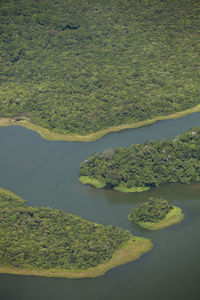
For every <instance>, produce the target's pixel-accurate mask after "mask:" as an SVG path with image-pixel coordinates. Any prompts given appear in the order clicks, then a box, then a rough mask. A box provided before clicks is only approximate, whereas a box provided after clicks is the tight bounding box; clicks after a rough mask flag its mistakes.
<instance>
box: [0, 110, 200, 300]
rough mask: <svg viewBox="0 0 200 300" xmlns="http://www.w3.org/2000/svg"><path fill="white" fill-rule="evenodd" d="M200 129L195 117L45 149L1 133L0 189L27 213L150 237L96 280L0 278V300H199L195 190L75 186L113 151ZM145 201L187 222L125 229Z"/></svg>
mask: <svg viewBox="0 0 200 300" xmlns="http://www.w3.org/2000/svg"><path fill="white" fill-rule="evenodd" d="M195 126H200V113H195V114H193V115H189V116H187V117H184V118H180V119H177V120H165V121H159V122H156V123H154V124H152V125H150V126H146V127H142V128H138V129H132V130H125V131H122V132H119V133H111V134H108V135H107V136H105V137H103V138H102V139H100V140H98V141H95V142H90V143H79V142H62V141H61V142H48V141H46V140H44V139H42V138H41V137H40V136H39V135H38V134H37V133H36V132H33V131H30V130H27V129H25V128H22V127H18V126H13V127H2V128H0V186H1V187H3V188H6V189H8V190H11V191H13V192H15V193H16V194H17V195H19V196H21V197H22V198H24V199H26V200H27V203H28V204H29V205H31V206H50V207H52V208H59V209H62V210H65V211H67V212H69V213H73V214H76V215H79V216H81V217H84V218H86V219H87V220H89V221H95V222H99V223H102V224H115V225H118V226H121V227H123V228H125V229H129V230H131V232H132V233H133V234H134V235H140V236H145V237H149V238H151V239H152V241H153V243H154V248H153V250H152V251H151V252H149V253H147V254H145V255H143V256H142V257H141V258H140V259H139V260H137V261H133V262H131V263H128V264H125V265H123V266H120V267H118V268H115V269H113V270H110V271H109V272H108V273H106V275H104V276H102V277H98V278H95V279H78V280H77V279H76V280H71V279H62V278H45V277H36V276H16V275H5V274H1V275H0V299H2V300H27V299H29V300H32V299H34V300H35V299H37V300H40V299H41V300H45V299H48V300H51V299H52V300H53V299H56V300H61V299H69V300H78V299H83V300H96V299H98V300H103V299H104V300H107V299H115V300H121V299H136V300H147V299H148V300H157V299H158V300H168V299H170V300H179V299H180V300H186V299H187V300H188V299H190V300H198V299H199V297H200V286H199V284H198V280H199V275H200V259H199V253H200V234H199V229H200V188H199V186H197V185H196V186H186V185H179V184H175V185H166V186H162V187H160V188H157V189H152V190H151V191H148V192H145V193H139V194H137V193H133V194H123V193H120V192H116V191H111V190H97V189H95V188H93V187H90V186H86V185H82V184H81V183H79V181H78V176H79V165H80V162H81V161H83V160H85V159H87V158H88V157H89V156H90V154H91V153H93V152H100V151H103V150H104V149H109V148H112V147H114V146H125V147H127V146H130V145H131V144H135V143H143V142H144V141H147V140H152V139H154V140H161V139H162V138H164V137H167V138H173V137H175V136H176V135H178V134H181V133H183V132H185V131H187V130H188V129H190V128H191V127H195ZM150 196H162V197H164V198H166V199H167V200H169V201H170V202H171V203H173V204H175V205H178V206H180V207H181V208H182V209H183V211H184V214H185V220H184V221H183V222H182V223H181V224H178V225H176V226H173V227H170V228H168V229H164V230H161V231H159V232H150V231H147V230H144V229H141V228H139V227H137V226H133V225H131V223H130V222H129V221H128V219H127V215H128V213H129V212H130V209H131V208H132V207H133V206H138V205H139V203H140V202H141V201H143V200H145V199H146V198H148V197H150Z"/></svg>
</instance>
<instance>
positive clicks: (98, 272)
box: [0, 237, 153, 279]
mask: <svg viewBox="0 0 200 300" xmlns="http://www.w3.org/2000/svg"><path fill="white" fill-rule="evenodd" d="M152 248H153V244H152V242H151V240H149V239H146V238H142V237H134V238H133V239H132V240H130V241H129V242H128V243H126V244H125V245H124V246H123V247H122V248H121V249H119V250H117V251H116V253H115V254H114V255H113V257H112V258H111V259H110V260H109V261H107V262H105V263H103V264H101V265H98V266H97V267H94V268H90V269H87V270H72V271H66V270H41V269H38V270H37V269H32V270H31V269H20V268H14V267H9V266H0V273H1V274H2V273H4V274H15V275H30V276H45V277H63V278H71V279H75V278H94V277H98V276H102V275H104V274H105V273H106V272H107V271H109V270H111V269H113V268H115V267H117V266H120V265H122V264H125V263H128V262H131V261H133V260H136V259H138V258H140V256H141V255H143V254H144V253H146V252H148V251H150V250H151V249H152Z"/></svg>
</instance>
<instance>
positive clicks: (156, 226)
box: [137, 205, 184, 231]
mask: <svg viewBox="0 0 200 300" xmlns="http://www.w3.org/2000/svg"><path fill="white" fill-rule="evenodd" d="M183 219H184V214H183V213H182V210H181V208H180V207H177V206H174V205H173V209H171V210H170V212H169V213H168V214H167V215H166V216H165V218H164V219H162V220H160V221H159V222H157V223H153V222H137V224H138V225H140V226H141V227H142V228H145V229H148V230H152V231H156V230H160V229H164V228H167V227H169V226H172V225H175V224H178V223H180V222H181V221H183Z"/></svg>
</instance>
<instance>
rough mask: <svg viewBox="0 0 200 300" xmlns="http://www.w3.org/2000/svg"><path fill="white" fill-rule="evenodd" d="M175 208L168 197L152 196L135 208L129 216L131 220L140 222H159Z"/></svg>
mask: <svg viewBox="0 0 200 300" xmlns="http://www.w3.org/2000/svg"><path fill="white" fill-rule="evenodd" d="M172 208H173V206H172V205H171V204H169V202H168V201H167V200H166V199H160V198H150V199H148V200H147V201H144V202H142V203H141V204H140V206H139V207H137V208H133V209H132V210H131V212H130V214H129V216H128V218H129V220H130V221H132V222H134V223H138V222H153V223H154V222H155V223H156V222H159V221H160V220H162V219H164V217H165V216H166V215H167V214H168V213H169V211H170V210H171V209H172Z"/></svg>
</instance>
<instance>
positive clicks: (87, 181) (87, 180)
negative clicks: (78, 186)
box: [79, 176, 105, 189]
mask: <svg viewBox="0 0 200 300" xmlns="http://www.w3.org/2000/svg"><path fill="white" fill-rule="evenodd" d="M79 181H80V182H81V183H83V184H90V185H93V186H95V187H96V188H97V189H102V188H103V187H104V186H105V183H103V182H100V181H99V180H98V179H95V178H90V177H88V176H80V177H79Z"/></svg>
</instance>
